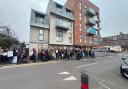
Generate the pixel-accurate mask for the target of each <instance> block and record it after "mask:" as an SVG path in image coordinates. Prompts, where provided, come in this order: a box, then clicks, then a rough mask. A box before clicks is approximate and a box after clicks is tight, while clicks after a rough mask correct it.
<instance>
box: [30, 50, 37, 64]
mask: <svg viewBox="0 0 128 89" xmlns="http://www.w3.org/2000/svg"><path fill="white" fill-rule="evenodd" d="M31 60H32V61H33V62H34V63H36V50H35V48H33V49H32V51H31Z"/></svg>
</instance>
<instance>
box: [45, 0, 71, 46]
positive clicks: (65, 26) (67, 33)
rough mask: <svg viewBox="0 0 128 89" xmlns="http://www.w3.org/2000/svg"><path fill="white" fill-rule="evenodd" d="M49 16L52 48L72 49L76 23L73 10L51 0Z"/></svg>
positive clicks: (48, 9)
mask: <svg viewBox="0 0 128 89" xmlns="http://www.w3.org/2000/svg"><path fill="white" fill-rule="evenodd" d="M47 14H48V16H49V22H50V35H49V36H50V40H49V44H50V47H60V48H67V47H72V46H73V21H74V16H73V12H72V10H70V9H69V8H67V7H65V6H63V5H61V4H59V3H56V2H54V1H53V0H49V3H48V7H47Z"/></svg>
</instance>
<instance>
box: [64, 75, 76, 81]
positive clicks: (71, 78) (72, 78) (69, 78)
mask: <svg viewBox="0 0 128 89" xmlns="http://www.w3.org/2000/svg"><path fill="white" fill-rule="evenodd" d="M72 80H77V78H76V77H74V76H71V77H68V78H65V79H63V81H72Z"/></svg>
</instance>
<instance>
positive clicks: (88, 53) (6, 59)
mask: <svg viewBox="0 0 128 89" xmlns="http://www.w3.org/2000/svg"><path fill="white" fill-rule="evenodd" d="M94 57H95V53H94V51H93V50H92V49H90V50H87V49H80V48H75V49H59V48H58V49H53V48H51V49H49V50H48V49H40V50H39V52H37V51H36V49H35V48H33V49H32V50H31V52H30V53H29V51H28V49H26V48H20V49H16V48H13V49H12V48H11V49H4V50H2V51H0V63H13V64H21V63H29V62H34V63H36V62H37V61H42V62H45V61H53V60H72V59H74V60H80V59H84V58H94Z"/></svg>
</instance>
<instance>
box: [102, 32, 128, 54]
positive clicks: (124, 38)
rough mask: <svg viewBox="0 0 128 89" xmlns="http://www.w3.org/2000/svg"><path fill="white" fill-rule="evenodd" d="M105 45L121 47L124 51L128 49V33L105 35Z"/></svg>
mask: <svg viewBox="0 0 128 89" xmlns="http://www.w3.org/2000/svg"><path fill="white" fill-rule="evenodd" d="M102 44H103V46H104V47H107V48H109V47H115V46H116V47H117V46H118V48H119V47H120V48H121V50H122V51H123V50H124V51H128V34H123V33H122V32H121V33H120V34H119V35H115V36H108V37H103V43H102Z"/></svg>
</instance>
